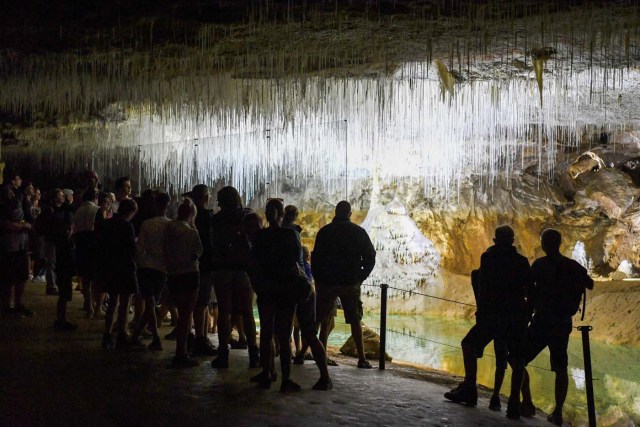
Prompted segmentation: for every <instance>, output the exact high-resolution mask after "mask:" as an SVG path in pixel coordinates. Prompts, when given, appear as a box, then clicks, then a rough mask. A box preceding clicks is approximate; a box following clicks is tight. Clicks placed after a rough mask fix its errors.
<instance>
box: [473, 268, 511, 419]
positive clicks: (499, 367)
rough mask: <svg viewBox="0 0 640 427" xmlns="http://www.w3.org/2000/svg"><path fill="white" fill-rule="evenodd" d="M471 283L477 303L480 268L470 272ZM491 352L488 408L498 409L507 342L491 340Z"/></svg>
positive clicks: (506, 356)
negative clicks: (493, 358) (492, 368)
mask: <svg viewBox="0 0 640 427" xmlns="http://www.w3.org/2000/svg"><path fill="white" fill-rule="evenodd" d="M471 284H472V286H473V295H474V297H475V298H476V304H477V303H478V288H479V287H480V270H473V271H472V272H471ZM493 354H494V355H495V356H496V370H495V374H494V378H493V394H492V395H491V400H490V401H489V409H491V410H492V411H499V410H500V409H501V407H502V405H501V404H500V389H501V388H502V383H503V381H504V374H505V372H506V370H507V364H508V356H509V349H508V348H507V343H506V342H505V341H504V340H502V339H494V340H493Z"/></svg>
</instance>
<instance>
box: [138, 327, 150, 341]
mask: <svg viewBox="0 0 640 427" xmlns="http://www.w3.org/2000/svg"><path fill="white" fill-rule="evenodd" d="M140 336H141V337H142V338H145V339H148V338H153V334H152V333H151V331H150V330H149V328H147V327H146V326H145V327H144V328H142V330H141V331H140Z"/></svg>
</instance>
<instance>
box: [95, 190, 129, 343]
mask: <svg viewBox="0 0 640 427" xmlns="http://www.w3.org/2000/svg"><path fill="white" fill-rule="evenodd" d="M137 210H138V206H137V204H136V202H135V200H133V199H123V200H122V201H121V202H120V206H119V207H118V212H117V214H116V215H114V216H113V218H111V219H110V220H109V221H105V223H104V226H103V227H102V230H101V232H100V233H101V236H100V240H101V242H102V244H101V247H102V250H101V253H102V255H103V256H102V262H103V263H104V265H105V266H106V267H107V268H106V269H105V271H104V274H105V277H104V278H105V283H106V288H107V292H108V293H109V305H108V306H107V313H106V314H105V317H104V320H105V323H104V335H103V336H102V346H103V347H104V348H109V347H111V345H112V338H111V328H112V326H113V317H114V313H115V311H116V308H118V320H117V322H116V331H117V333H118V337H117V341H116V348H120V349H126V348H128V347H129V346H130V341H129V339H128V337H127V333H126V326H127V316H128V314H129V304H130V302H131V296H132V295H134V294H136V293H138V281H137V275H136V262H135V258H136V238H135V232H134V229H133V225H132V224H131V218H133V216H134V215H135V214H136V211H137Z"/></svg>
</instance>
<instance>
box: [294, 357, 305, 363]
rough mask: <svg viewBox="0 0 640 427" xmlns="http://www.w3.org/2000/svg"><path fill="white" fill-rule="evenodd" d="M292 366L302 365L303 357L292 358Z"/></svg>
mask: <svg viewBox="0 0 640 427" xmlns="http://www.w3.org/2000/svg"><path fill="white" fill-rule="evenodd" d="M293 364H294V365H304V356H303V355H295V356H293Z"/></svg>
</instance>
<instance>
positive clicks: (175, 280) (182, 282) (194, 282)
mask: <svg viewBox="0 0 640 427" xmlns="http://www.w3.org/2000/svg"><path fill="white" fill-rule="evenodd" d="M167 287H168V288H169V292H171V293H172V294H174V295H175V294H180V293H182V292H184V291H192V290H194V289H198V288H199V287H200V273H198V272H197V271H190V272H188V273H180V274H170V275H168V276H167Z"/></svg>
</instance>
